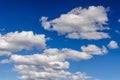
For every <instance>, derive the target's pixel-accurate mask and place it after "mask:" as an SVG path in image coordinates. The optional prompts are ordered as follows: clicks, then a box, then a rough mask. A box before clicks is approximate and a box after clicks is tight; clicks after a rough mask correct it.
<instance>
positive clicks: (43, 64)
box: [1, 45, 104, 80]
mask: <svg viewBox="0 0 120 80" xmlns="http://www.w3.org/2000/svg"><path fill="white" fill-rule="evenodd" d="M91 48H92V49H91ZM103 49H104V47H103V48H102V49H100V48H98V47H97V46H95V45H89V46H87V47H85V46H83V47H82V50H83V51H82V52H81V51H77V50H72V49H68V48H62V49H57V48H49V49H45V50H44V51H43V53H41V54H33V55H17V54H14V55H11V57H10V59H9V60H3V61H1V63H9V62H12V63H14V64H15V67H14V71H16V72H18V73H19V74H20V75H21V76H20V79H21V80H86V79H89V78H92V77H91V76H88V75H86V73H81V72H75V73H71V72H69V71H67V70H68V69H69V67H70V62H69V61H68V59H72V60H75V61H79V60H88V59H91V58H92V57H93V55H94V54H97V55H101V54H104V50H103Z"/></svg>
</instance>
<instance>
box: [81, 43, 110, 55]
mask: <svg viewBox="0 0 120 80" xmlns="http://www.w3.org/2000/svg"><path fill="white" fill-rule="evenodd" d="M81 50H82V51H83V52H86V53H89V54H93V55H103V54H106V53H107V52H108V51H107V49H106V47H105V46H103V47H102V48H99V47H97V46H96V45H93V44H90V45H88V46H81Z"/></svg>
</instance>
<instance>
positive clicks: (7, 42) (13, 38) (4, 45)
mask: <svg viewBox="0 0 120 80" xmlns="http://www.w3.org/2000/svg"><path fill="white" fill-rule="evenodd" d="M45 42H46V39H45V35H37V34H34V33H33V32H32V31H22V32H17V31H16V32H10V33H7V34H5V35H2V34H0V55H10V54H11V53H12V52H17V51H21V50H23V49H25V50H30V49H32V48H34V47H36V48H38V49H41V48H44V47H45V46H46V43H45Z"/></svg>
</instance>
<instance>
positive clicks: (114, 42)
mask: <svg viewBox="0 0 120 80" xmlns="http://www.w3.org/2000/svg"><path fill="white" fill-rule="evenodd" d="M108 47H109V48H110V49H116V48H119V46H118V43H117V42H116V41H110V43H109V44H108Z"/></svg>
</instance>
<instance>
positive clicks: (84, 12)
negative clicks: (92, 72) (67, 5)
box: [41, 6, 110, 40]
mask: <svg viewBox="0 0 120 80" xmlns="http://www.w3.org/2000/svg"><path fill="white" fill-rule="evenodd" d="M47 19H48V18H47V17H42V18H41V23H42V26H43V27H44V29H46V30H50V31H51V30H52V31H57V32H58V33H59V34H61V35H66V37H67V38H74V39H94V40H97V39H103V38H110V36H109V35H108V33H105V32H103V31H104V30H108V29H109V28H108V27H105V26H104V25H106V24H107V23H106V22H107V21H108V18H107V13H106V10H105V8H104V7H102V6H97V7H96V6H90V7H89V8H88V9H87V8H81V7H79V8H75V9H73V10H71V11H70V12H68V13H67V14H61V16H60V17H59V18H56V19H53V20H50V21H47Z"/></svg>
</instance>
